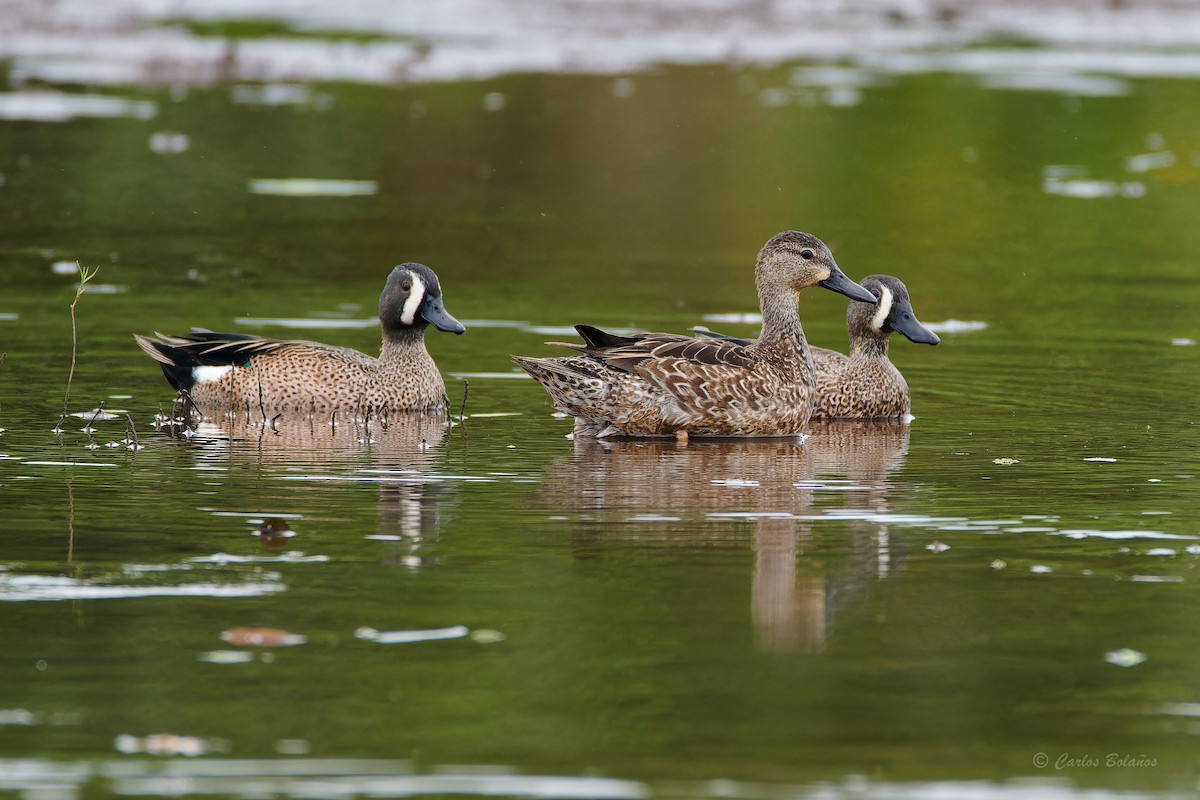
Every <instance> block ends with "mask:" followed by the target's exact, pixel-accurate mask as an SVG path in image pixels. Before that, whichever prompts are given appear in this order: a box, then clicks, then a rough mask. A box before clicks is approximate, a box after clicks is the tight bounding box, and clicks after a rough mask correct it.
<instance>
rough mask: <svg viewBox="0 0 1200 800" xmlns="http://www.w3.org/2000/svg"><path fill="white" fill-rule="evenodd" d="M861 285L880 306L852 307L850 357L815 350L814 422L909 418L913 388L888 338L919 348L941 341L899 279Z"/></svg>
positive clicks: (874, 278)
mask: <svg viewBox="0 0 1200 800" xmlns="http://www.w3.org/2000/svg"><path fill="white" fill-rule="evenodd" d="M862 285H863V287H864V288H866V289H868V290H869V291H870V292H871V293H872V294H874V295H875V296H876V297H878V298H879V304H878V305H877V306H872V305H869V304H867V303H858V302H852V303H850V305H849V307H848V308H847V309H846V331H847V333H848V334H849V336H850V355H849V356H846V355H843V354H841V353H839V352H837V351H834V350H826V349H824V348H819V347H814V348H813V351H812V353H813V363H814V365H815V366H816V370H817V394H816V398H815V400H814V402H813V414H812V415H813V418H814V419H823V418H857V419H866V418H893V417H898V418H904V417H908V416H909V414H910V408H911V402H910V399H909V393H908V383H907V381H905V380H904V376H903V375H901V374H900V370H898V369H896V367H895V365H894V364H892V362H891V361H890V360H889V359H888V338H889V337H890V336H891V335H892V333H893V332H897V333H900V334H902V335H904V336H906V337H908V338H909V339H910V340H912V341H914V342H917V343H919V344H937V343H938V342H939V341H940V340H939V339H938V336H937V334H936V333H934V332H933V331H931V330H929V329H928V328H926V327H925V326H924V325H922V324H921V323H920V322H918V321H917V317H916V314H914V313H913V310H912V303H911V302H910V301H909V297H908V289H907V287H905V285H904V284H903V283H902V282H901V281H900V280H899V279H898V278H893V277H892V276H890V275H869V276H867V277H866V278H863V280H862Z"/></svg>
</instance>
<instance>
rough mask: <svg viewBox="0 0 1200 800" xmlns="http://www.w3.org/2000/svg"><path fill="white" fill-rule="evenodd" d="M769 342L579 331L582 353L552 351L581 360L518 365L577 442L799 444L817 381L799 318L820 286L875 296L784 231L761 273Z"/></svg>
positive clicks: (809, 242)
mask: <svg viewBox="0 0 1200 800" xmlns="http://www.w3.org/2000/svg"><path fill="white" fill-rule="evenodd" d="M754 276H755V285H756V288H757V289H758V300H759V306H760V308H761V309H762V317H763V324H762V333H761V335H760V336H759V338H758V340H757V341H755V342H753V343H737V342H731V341H726V340H721V339H713V338H703V337H699V338H698V337H693V336H684V335H679V334H670V333H637V334H634V335H631V336H625V335H619V334H615V333H610V332H607V331H604V330H601V329H599V328H596V327H593V326H591V325H576V326H575V330H576V331H577V332H578V333H579V335H580V336H581V337H582V338H583V340H584V341H583V344H577V343H567V342H548V343H547V344H550V345H554V346H559V347H566V348H570V349H572V350H576V351H578V352H579V355H573V356H565V357H553V358H533V357H527V356H513V359H514V360H515V361H516V362H517V364H518V365H519V366H520V367H521V368H522V369H523V370H525V372H527V373H529V375H530V376H531V377H532V378H533V379H534V380H536V381H537V382H538V383H540V384H541V385H542V387H543V388H544V389H545V390H546V391H547V392H548V393H549V395H550V397H551V399H552V401H553V402H554V405H555V406H557V407H558V408H560V409H561V410H563V411H565V412H566V413H567V414H569V415H571V416H572V417H574V418H575V430H574V435H576V436H580V435H583V436H594V437H596V438H602V437H605V436H615V435H621V436H667V437H669V436H674V437H675V438H676V439H677V440H678V441H681V442H686V441H687V439H688V437H689V436H793V435H799V434H802V433H803V429H804V425H805V424H806V423H807V422H808V419H809V415H810V413H811V411H812V405H813V399H814V397H815V394H816V376H815V371H814V369H813V360H812V356H811V354H810V353H809V348H808V343H807V341H806V340H805V338H804V329H803V328H802V327H801V325H800V313H799V309H798V308H797V302H798V300H799V296H800V292H801V291H802V290H804V289H807V288H809V287H811V286H821V287H824V288H826V289H830V290H832V291H835V292H840V293H841V294H844V295H846V296H847V297H850V298H851V299H853V300H858V301H861V302H863V303H867V304H874V303H876V302H878V300H877V298H876V297H875V295H873V294H871V293H870V292H869V291H867V290H866V289H864V288H863V287H861V286H859V285H858V284H857V283H855V282H854V281H852V280H850V279H849V278H847V277H846V275H845V273H843V272H842V270H841V269H840V268H839V267H838V265H837V262H836V261H835V260H834V258H833V254H832V253H831V252H830V251H829V248H828V247H826V246H825V243H824V242H822V241H821V240H820V239H818V238H817V237H816V236H813V235H812V234H810V233H803V232H800V231H794V230H790V231H784V232H782V233H779V234H777V235H775V236H773V237H771V239H770V240H768V241H767V243H766V244H765V245H763V247H762V249H761V250H760V251H759V253H758V258H757V259H756V261H755V267H754Z"/></svg>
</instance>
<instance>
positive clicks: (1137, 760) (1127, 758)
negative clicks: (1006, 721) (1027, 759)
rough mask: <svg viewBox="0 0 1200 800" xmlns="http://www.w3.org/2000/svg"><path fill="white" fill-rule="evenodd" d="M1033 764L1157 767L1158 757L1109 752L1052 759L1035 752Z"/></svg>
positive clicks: (1060, 767) (1071, 754) (1068, 766)
mask: <svg viewBox="0 0 1200 800" xmlns="http://www.w3.org/2000/svg"><path fill="white" fill-rule="evenodd" d="M1033 765H1034V766H1035V767H1037V768H1038V769H1045V768H1046V767H1049V766H1051V765H1053V767H1054V768H1055V769H1080V768H1091V767H1157V766H1158V759H1157V758H1151V757H1150V756H1148V755H1145V754H1139V755H1136V756H1135V755H1129V754H1127V753H1126V754H1122V753H1107V754H1105V755H1096V756H1093V755H1088V754H1087V753H1084V754H1082V755H1075V754H1074V753H1061V754H1060V755H1059V756H1058V758H1055V759H1051V758H1050V756H1048V755H1046V754H1045V753H1035V754H1034V756H1033Z"/></svg>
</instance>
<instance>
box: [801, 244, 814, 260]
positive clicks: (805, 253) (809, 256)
mask: <svg viewBox="0 0 1200 800" xmlns="http://www.w3.org/2000/svg"><path fill="white" fill-rule="evenodd" d="M800 257H801V258H803V259H804V260H805V261H811V260H812V257H813V251H812V250H809V249H808V248H807V247H806V248H804V249H803V250H801V251H800Z"/></svg>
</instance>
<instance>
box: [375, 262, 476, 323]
mask: <svg viewBox="0 0 1200 800" xmlns="http://www.w3.org/2000/svg"><path fill="white" fill-rule="evenodd" d="M379 321H380V323H382V325H383V329H384V331H386V332H388V333H391V334H399V333H402V332H404V331H406V330H412V329H414V328H416V329H423V328H424V327H425V326H426V325H432V326H433V327H435V328H437V329H438V330H439V331H446V332H447V333H462V332H463V331H465V330H466V328H465V327H463V324H462V323H461V322H459V321H458V320H456V319H455V318H454V317H452V316H450V314H449V313H447V312H446V307H445V305H443V304H442V287H441V284H440V283H438V277H437V275H435V274H434V272H433V270H431V269H430V268H429V267H427V266H425V265H424V264H414V263H408V264H401V265H400V266H398V267H396V268H395V269H393V270H392V274H391V275H388V279H387V283H386V284H385V285H384V287H383V294H381V295H379Z"/></svg>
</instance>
